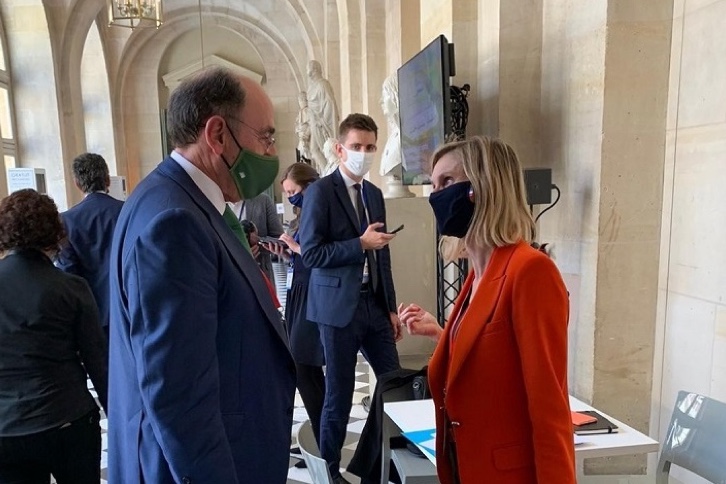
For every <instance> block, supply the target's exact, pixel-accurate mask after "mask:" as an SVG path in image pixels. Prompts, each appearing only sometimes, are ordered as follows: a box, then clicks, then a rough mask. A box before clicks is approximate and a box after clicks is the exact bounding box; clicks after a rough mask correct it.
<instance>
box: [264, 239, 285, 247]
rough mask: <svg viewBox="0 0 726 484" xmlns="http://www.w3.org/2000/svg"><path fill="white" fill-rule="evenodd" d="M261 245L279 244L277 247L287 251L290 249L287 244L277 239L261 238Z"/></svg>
mask: <svg viewBox="0 0 726 484" xmlns="http://www.w3.org/2000/svg"><path fill="white" fill-rule="evenodd" d="M260 243H262V244H277V245H281V246H283V247H284V248H286V249H287V248H288V247H287V244H286V243H285V242H283V241H282V240H280V239H277V238H275V237H260Z"/></svg>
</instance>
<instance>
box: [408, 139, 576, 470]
mask: <svg viewBox="0 0 726 484" xmlns="http://www.w3.org/2000/svg"><path fill="white" fill-rule="evenodd" d="M432 182H433V187H434V191H433V193H432V194H431V196H430V197H429V202H430V204H431V207H432V208H433V211H434V215H435V217H436V222H437V225H438V229H439V232H440V233H441V234H442V235H443V236H447V237H448V238H445V239H444V240H443V241H442V249H443V256H444V258H445V259H448V260H452V259H455V258H459V257H467V258H468V259H469V264H470V265H471V267H472V271H471V272H470V274H469V276H468V277H467V279H466V282H465V283H464V285H463V287H462V289H461V292H460V293H459V296H458V298H457V301H456V305H455V307H454V310H453V312H452V313H451V315H450V317H449V321H448V322H447V324H446V327H445V328H444V329H441V328H439V327H438V325H437V324H436V321H435V320H434V318H433V316H431V315H430V314H429V313H426V312H425V311H423V310H422V309H421V308H419V307H418V306H415V305H407V306H400V318H401V321H402V322H403V323H404V324H405V325H406V327H407V328H408V331H409V332H410V333H411V334H421V335H426V336H429V337H431V338H433V339H435V340H438V345H437V347H436V350H435V352H434V355H433V357H432V358H431V362H430V364H429V368H428V374H429V385H430V389H431V393H432V396H433V399H434V407H435V409H436V410H435V411H436V460H437V471H438V475H439V479H440V480H441V482H442V483H443V484H475V483H480V482H496V483H497V484H533V483H551V482H552V483H554V482H556V483H558V484H574V483H575V482H576V481H575V454H574V443H573V434H572V421H571V417H570V407H569V396H568V390H567V324H568V316H569V315H568V311H569V304H568V296H567V290H566V289H565V285H564V283H563V281H562V277H561V276H560V273H559V271H558V270H557V267H556V266H555V264H554V262H552V260H551V259H550V258H549V257H547V256H546V255H545V254H543V253H541V252H539V251H538V250H536V249H534V248H532V247H531V246H530V242H531V241H532V239H533V238H534V235H535V225H534V221H533V220H532V217H531V215H530V212H529V210H528V208H527V202H526V197H525V188H524V181H523V178H522V168H521V166H520V163H519V160H518V159H517V156H516V155H515V153H514V150H512V148H511V147H510V146H508V145H507V144H505V143H504V142H502V141H500V140H496V139H491V138H487V137H483V136H474V137H472V138H469V139H467V140H464V141H457V142H453V143H449V144H445V145H443V146H441V147H440V148H439V149H438V150H437V151H436V152H435V153H434V156H433V172H432Z"/></svg>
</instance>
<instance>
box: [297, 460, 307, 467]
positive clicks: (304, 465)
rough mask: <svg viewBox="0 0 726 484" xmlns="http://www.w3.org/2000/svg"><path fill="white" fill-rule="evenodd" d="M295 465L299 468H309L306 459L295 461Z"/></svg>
mask: <svg viewBox="0 0 726 484" xmlns="http://www.w3.org/2000/svg"><path fill="white" fill-rule="evenodd" d="M295 467H296V468H298V469H307V468H308V465H307V464H306V463H305V461H304V460H299V461H297V462H296V463H295Z"/></svg>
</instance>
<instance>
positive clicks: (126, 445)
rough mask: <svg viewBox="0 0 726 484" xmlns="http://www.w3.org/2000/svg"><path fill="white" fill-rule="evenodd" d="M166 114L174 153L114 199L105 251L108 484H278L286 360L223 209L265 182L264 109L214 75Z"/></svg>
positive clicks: (265, 294) (267, 133) (198, 79)
mask: <svg viewBox="0 0 726 484" xmlns="http://www.w3.org/2000/svg"><path fill="white" fill-rule="evenodd" d="M167 119H168V123H167V126H168V130H169V136H170V138H171V140H172V142H173V144H174V147H175V148H174V151H172V153H171V154H170V155H169V157H167V158H166V159H165V160H164V161H162V162H161V163H160V164H159V165H158V166H157V167H156V168H155V169H154V170H153V171H152V172H151V173H150V174H149V175H147V176H146V178H144V179H143V180H142V181H141V183H139V185H138V186H137V187H136V188H135V189H134V191H133V193H132V194H131V196H130V197H129V199H128V200H127V201H126V203H124V208H123V209H122V210H121V215H120V216H119V220H118V223H117V225H116V232H115V234H114V241H113V248H112V251H111V261H112V262H111V276H110V278H111V325H110V328H111V344H110V353H111V354H110V359H109V362H110V364H109V370H110V377H111V378H110V382H111V383H110V388H109V394H110V398H109V402H110V405H111V409H110V415H109V432H108V442H109V444H108V448H109V452H108V454H109V467H108V473H109V475H108V481H109V482H112V483H115V484H127V483H128V484H143V483H153V484H171V483H215V484H216V483H224V484H227V483H229V484H239V483H243V484H259V483H265V484H283V483H284V482H285V481H286V480H287V472H288V464H289V455H290V454H289V452H290V443H291V428H292V415H293V404H294V397H295V365H294V361H293V359H292V355H291V354H290V349H289V346H288V337H287V333H286V331H285V326H284V324H283V322H282V320H281V318H280V314H279V312H278V311H277V310H276V308H275V306H274V302H273V299H272V294H271V293H270V292H269V291H268V288H267V285H266V283H265V277H264V274H263V273H262V271H261V270H260V268H259V267H258V266H257V263H256V262H255V261H254V259H253V258H252V255H251V254H250V252H249V244H248V241H247V238H246V237H245V235H244V231H243V229H242V227H241V226H240V223H239V220H238V219H237V217H236V216H235V215H234V214H233V213H232V212H231V210H230V209H229V207H227V204H226V202H228V201H229V202H237V201H239V200H241V199H243V198H244V199H247V198H253V197H256V196H257V195H259V194H260V193H262V191H263V190H264V189H265V188H267V187H269V186H270V185H271V184H272V183H273V182H274V181H275V178H276V177H277V172H278V168H279V160H278V158H277V156H276V149H275V138H274V133H275V121H274V112H273V108H272V101H271V100H270V98H269V96H268V95H267V94H266V93H265V91H264V89H263V87H262V86H260V84H259V83H258V82H255V81H253V80H252V79H249V78H247V77H243V76H240V75H237V74H234V73H232V72H231V71H229V70H228V69H225V68H221V67H212V68H208V69H203V70H202V71H200V72H198V73H196V74H195V75H193V76H190V77H188V78H186V79H185V80H184V81H182V82H181V84H179V86H178V87H177V88H176V89H175V90H174V91H173V92H172V93H171V96H170V97H169V109H168V111H167Z"/></svg>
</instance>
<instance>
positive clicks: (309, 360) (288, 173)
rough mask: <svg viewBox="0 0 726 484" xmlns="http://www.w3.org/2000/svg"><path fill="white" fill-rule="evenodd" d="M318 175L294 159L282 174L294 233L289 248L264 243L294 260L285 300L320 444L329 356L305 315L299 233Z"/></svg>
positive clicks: (306, 273)
mask: <svg viewBox="0 0 726 484" xmlns="http://www.w3.org/2000/svg"><path fill="white" fill-rule="evenodd" d="M318 178H319V175H318V172H317V171H315V169H314V168H313V167H312V166H310V165H308V164H307V163H293V164H292V165H290V166H289V167H288V168H287V170H285V172H284V173H283V174H282V177H281V184H282V191H283V193H284V194H285V195H286V196H287V199H288V201H289V202H290V203H291V204H292V206H293V211H294V212H295V219H294V220H293V221H292V223H291V224H290V229H291V232H292V234H293V235H292V237H291V236H290V235H288V234H282V235H281V236H280V240H282V241H283V242H285V244H287V247H288V250H283V249H282V246H280V245H277V244H264V247H265V248H266V249H267V250H269V251H271V252H273V253H276V254H278V255H280V256H282V257H284V258H285V259H286V260H288V261H289V264H290V270H288V274H287V289H288V290H287V302H286V303H285V319H286V320H287V324H288V332H289V336H290V350H291V352H292V356H293V358H294V359H295V367H296V369H297V388H298V390H299V391H300V397H302V400H303V404H304V405H305V410H306V411H307V413H308V416H309V417H310V423H311V424H312V427H313V432H314V433H315V440H316V441H317V442H318V445H320V415H321V414H322V412H323V401H324V400H325V376H324V375H323V364H324V363H325V358H324V355H323V346H322V344H321V343H320V333H319V332H318V325H317V324H316V323H314V322H312V321H308V320H307V318H306V316H305V314H306V312H307V298H308V282H309V280H310V269H308V268H307V267H305V266H304V265H303V263H302V259H301V258H300V244H299V241H298V236H297V230H298V222H299V220H300V214H301V213H302V210H303V199H304V194H305V190H306V189H307V188H308V187H309V186H310V185H311V184H312V183H313V182H315V181H316V180H318ZM305 210H307V208H306V209H305Z"/></svg>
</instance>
